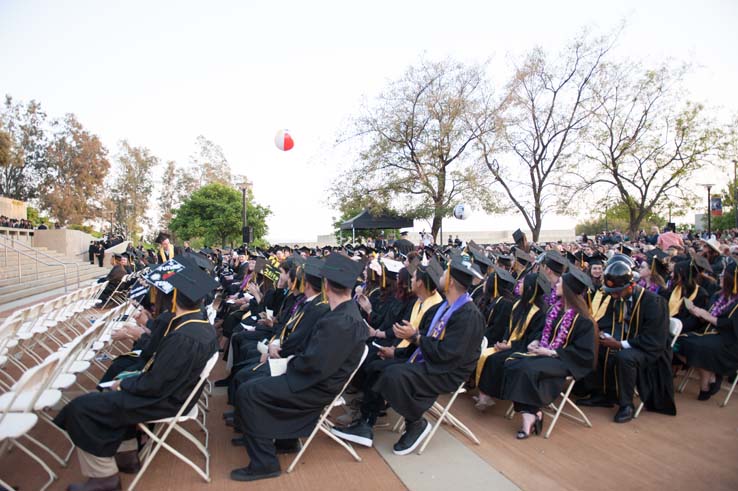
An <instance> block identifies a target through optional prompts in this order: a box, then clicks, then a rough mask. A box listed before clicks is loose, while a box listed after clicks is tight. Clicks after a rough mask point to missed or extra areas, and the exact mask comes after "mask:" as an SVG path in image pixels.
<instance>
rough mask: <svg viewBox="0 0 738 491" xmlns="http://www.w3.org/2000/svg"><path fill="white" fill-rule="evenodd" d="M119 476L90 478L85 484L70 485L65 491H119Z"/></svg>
mask: <svg viewBox="0 0 738 491" xmlns="http://www.w3.org/2000/svg"><path fill="white" fill-rule="evenodd" d="M120 489H121V488H120V476H119V475H118V474H116V475H114V476H110V477H91V478H90V479H88V480H87V481H85V482H82V483H77V484H70V485H69V487H68V488H67V491H120Z"/></svg>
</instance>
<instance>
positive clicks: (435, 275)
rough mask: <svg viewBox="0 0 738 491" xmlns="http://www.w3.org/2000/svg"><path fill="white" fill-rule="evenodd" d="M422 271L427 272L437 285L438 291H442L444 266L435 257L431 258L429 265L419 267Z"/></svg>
mask: <svg viewBox="0 0 738 491" xmlns="http://www.w3.org/2000/svg"><path fill="white" fill-rule="evenodd" d="M418 269H419V270H420V271H423V272H425V273H426V274H428V276H430V279H431V281H432V282H433V284H434V285H436V289H437V290H440V289H441V276H443V266H441V263H439V262H438V261H437V260H436V258H435V257H432V258H430V261H428V265H426V266H418Z"/></svg>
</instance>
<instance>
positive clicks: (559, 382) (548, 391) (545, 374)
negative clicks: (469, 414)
mask: <svg viewBox="0 0 738 491" xmlns="http://www.w3.org/2000/svg"><path fill="white" fill-rule="evenodd" d="M559 327H560V324H558V321H557V328H556V329H555V330H554V331H553V332H552V333H551V339H555V337H556V333H557V331H558V328H559ZM594 336H595V329H594V324H593V323H592V321H591V320H589V319H587V318H586V317H582V316H580V315H577V316H576V317H575V318H574V320H573V321H572V325H571V327H570V329H569V335H568V336H567V339H566V342H565V343H564V345H563V346H562V347H560V348H558V349H557V350H556V353H557V354H558V358H554V357H549V356H535V355H530V354H529V353H527V352H517V353H512V354H511V355H510V356H509V357H508V358H507V359H506V361H505V368H504V370H505V375H504V380H503V385H502V399H506V400H510V401H514V402H517V403H521V404H526V405H530V406H535V407H545V406H547V405H549V404H550V403H551V402H553V401H554V400H555V399H556V398H557V397H558V396H559V394H560V393H561V391H562V389H563V388H564V383H565V379H566V377H567V376H569V375H570V376H573V377H574V378H575V379H580V378H582V377H584V376H586V375H587V374H589V373H590V372H591V371H592V367H593V366H594V357H595V337H594Z"/></svg>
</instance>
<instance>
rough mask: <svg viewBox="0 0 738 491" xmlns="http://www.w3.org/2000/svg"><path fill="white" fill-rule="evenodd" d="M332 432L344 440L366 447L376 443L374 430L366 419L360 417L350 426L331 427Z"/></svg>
mask: <svg viewBox="0 0 738 491" xmlns="http://www.w3.org/2000/svg"><path fill="white" fill-rule="evenodd" d="M331 433H333V434H334V435H336V436H337V437H338V438H341V439H342V440H347V441H349V442H352V443H358V444H359V445H363V446H365V447H371V446H372V444H373V443H374V431H373V430H372V427H371V425H370V424H369V423H368V422H367V421H366V420H364V419H360V420H359V421H356V422H354V423H353V424H352V425H350V426H334V427H333V428H331Z"/></svg>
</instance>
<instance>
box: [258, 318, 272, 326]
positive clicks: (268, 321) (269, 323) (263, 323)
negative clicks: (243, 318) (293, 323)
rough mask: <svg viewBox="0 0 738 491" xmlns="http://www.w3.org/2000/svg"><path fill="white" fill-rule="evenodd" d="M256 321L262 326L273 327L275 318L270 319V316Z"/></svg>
mask: <svg viewBox="0 0 738 491" xmlns="http://www.w3.org/2000/svg"><path fill="white" fill-rule="evenodd" d="M256 323H257V324H259V325H260V326H266V327H273V326H274V318H272V319H268V318H264V319H259V320H258V321H256Z"/></svg>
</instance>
